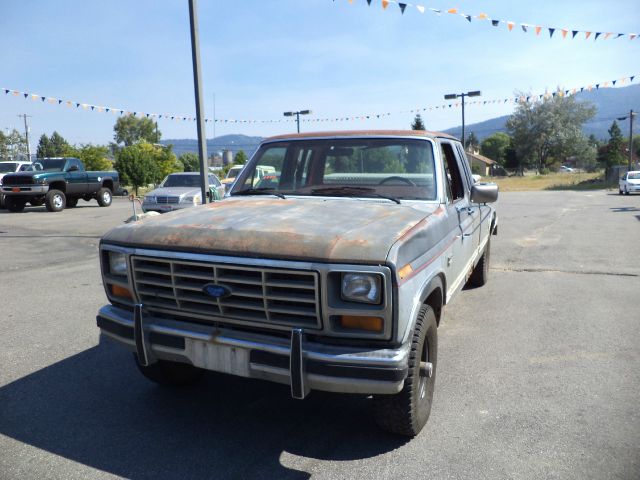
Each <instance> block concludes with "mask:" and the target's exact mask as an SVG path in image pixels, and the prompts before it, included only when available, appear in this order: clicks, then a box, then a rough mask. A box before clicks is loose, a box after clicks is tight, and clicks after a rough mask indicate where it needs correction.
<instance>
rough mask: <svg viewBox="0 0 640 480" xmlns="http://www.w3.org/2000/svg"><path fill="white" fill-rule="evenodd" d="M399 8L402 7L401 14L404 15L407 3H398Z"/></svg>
mask: <svg viewBox="0 0 640 480" xmlns="http://www.w3.org/2000/svg"><path fill="white" fill-rule="evenodd" d="M398 6H399V7H400V13H401V14H403V15H404V9H405V8H407V4H406V3H398Z"/></svg>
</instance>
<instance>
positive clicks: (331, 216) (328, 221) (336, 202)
mask: <svg viewBox="0 0 640 480" xmlns="http://www.w3.org/2000/svg"><path fill="white" fill-rule="evenodd" d="M435 208H437V205H424V206H420V207H416V206H412V205H408V204H401V205H398V204H395V203H391V202H384V201H383V202H378V201H369V200H358V199H345V198H340V199H330V198H300V197H289V198H287V199H280V198H272V197H242V198H229V199H226V200H224V201H222V202H214V203H210V204H207V205H203V206H200V207H195V208H190V209H185V210H182V211H179V212H174V213H167V214H164V215H162V216H158V217H153V218H149V219H146V220H144V221H140V222H134V223H130V224H127V225H122V226H120V227H117V228H115V229H113V230H111V231H110V232H108V233H107V234H106V235H105V236H104V237H103V241H104V242H108V243H115V244H119V245H128V246H135V247H143V248H151V249H162V250H179V251H190V252H198V253H212V254H221V255H234V256H243V257H259V258H276V259H287V260H311V261H332V262H355V263H384V262H385V260H386V258H387V254H388V253H389V249H390V248H391V246H392V245H393V244H394V243H395V242H397V241H398V240H399V239H401V238H402V237H403V236H404V235H405V234H407V233H408V232H409V231H411V230H412V229H413V228H414V227H415V226H416V225H418V224H419V223H420V222H422V221H423V220H424V219H425V218H426V217H428V216H429V215H430V214H431V212H432V211H433V210H434V209H435Z"/></svg>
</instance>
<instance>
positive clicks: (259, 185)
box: [231, 138, 436, 201]
mask: <svg viewBox="0 0 640 480" xmlns="http://www.w3.org/2000/svg"><path fill="white" fill-rule="evenodd" d="M434 168H435V167H434V159H433V148H432V144H431V142H429V141H425V140H417V139H406V138H385V139H376V138H371V139H368V138H353V139H339V140H336V139H311V140H308V139H307V140H300V141H297V140H296V141H290V142H278V143H271V144H267V145H264V146H263V147H261V148H260V150H259V151H258V152H257V153H256V156H255V158H254V161H252V162H251V164H250V165H248V166H247V167H246V169H245V170H246V171H245V173H243V175H242V177H241V182H242V183H239V182H236V185H235V187H234V189H233V191H232V192H231V195H234V194H239V195H242V194H249V193H251V192H257V193H265V192H277V193H281V194H295V195H320V196H329V197H331V196H348V197H383V198H389V199H392V200H394V201H395V200H396V199H398V200H402V199H404V200H435V198H436V188H435V180H434V178H435V177H434ZM265 169H266V171H267V172H268V173H267V174H266V175H265V174H264V173H261V171H262V172H264V171H265Z"/></svg>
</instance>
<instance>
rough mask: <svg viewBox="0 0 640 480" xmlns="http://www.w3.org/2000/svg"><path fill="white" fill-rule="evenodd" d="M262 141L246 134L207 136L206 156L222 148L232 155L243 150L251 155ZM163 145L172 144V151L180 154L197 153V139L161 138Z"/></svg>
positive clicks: (260, 138)
mask: <svg viewBox="0 0 640 480" xmlns="http://www.w3.org/2000/svg"><path fill="white" fill-rule="evenodd" d="M261 141H262V137H249V136H247V135H222V136H219V137H216V138H207V156H210V155H211V154H212V153H215V152H221V151H223V150H231V151H232V152H233V153H234V155H235V154H236V153H237V152H238V151H240V150H244V153H246V154H247V155H248V156H251V155H252V154H253V152H254V151H255V150H256V148H257V147H258V144H259V143H260V142H261ZM160 143H162V144H163V145H169V144H171V145H173V152H174V153H175V154H176V155H177V156H180V155H182V154H183V153H186V152H193V153H198V140H197V139H192V138H177V139H167V140H161V142H160Z"/></svg>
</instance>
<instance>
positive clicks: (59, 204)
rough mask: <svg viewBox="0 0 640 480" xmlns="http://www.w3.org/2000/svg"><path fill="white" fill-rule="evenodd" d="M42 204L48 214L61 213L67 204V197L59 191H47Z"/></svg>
mask: <svg viewBox="0 0 640 480" xmlns="http://www.w3.org/2000/svg"><path fill="white" fill-rule="evenodd" d="M44 204H45V206H46V207H47V210H49V211H50V212H61V211H62V210H64V207H65V206H66V204H67V197H66V196H65V194H64V193H63V192H61V191H60V190H49V191H48V192H47V194H46V195H45V197H44Z"/></svg>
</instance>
